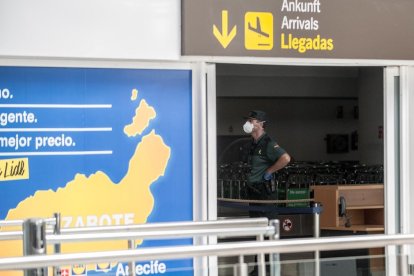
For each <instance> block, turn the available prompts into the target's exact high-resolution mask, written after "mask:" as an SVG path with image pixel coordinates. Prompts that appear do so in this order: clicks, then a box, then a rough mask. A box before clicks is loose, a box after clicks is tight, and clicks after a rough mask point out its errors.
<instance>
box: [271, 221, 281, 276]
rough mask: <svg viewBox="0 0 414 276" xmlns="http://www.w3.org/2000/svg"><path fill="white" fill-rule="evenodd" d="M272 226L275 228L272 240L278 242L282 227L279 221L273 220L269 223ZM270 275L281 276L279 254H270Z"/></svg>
mask: <svg viewBox="0 0 414 276" xmlns="http://www.w3.org/2000/svg"><path fill="white" fill-rule="evenodd" d="M269 225H270V226H274V227H275V234H274V235H271V236H270V239H271V240H278V239H280V231H279V230H280V228H279V227H280V226H279V220H277V219H272V220H270V221H269ZM269 261H270V275H271V276H279V275H281V271H280V255H279V253H273V254H270V260H269Z"/></svg>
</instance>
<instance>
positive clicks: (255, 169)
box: [247, 133, 286, 184]
mask: <svg viewBox="0 0 414 276" xmlns="http://www.w3.org/2000/svg"><path fill="white" fill-rule="evenodd" d="M285 153H286V151H285V150H284V149H282V148H281V147H280V146H279V145H278V144H277V143H276V141H274V140H273V139H271V138H270V137H269V135H267V133H264V134H263V135H262V136H261V137H260V138H259V139H258V140H257V141H254V140H253V141H252V145H251V148H250V152H249V160H248V163H249V165H250V167H251V171H250V174H249V175H248V178H247V180H248V182H249V183H251V184H253V183H258V182H263V175H264V173H265V172H266V170H267V169H268V168H269V167H270V166H272V165H273V164H274V163H275V162H276V161H277V160H278V159H279V158H280V157H281V156H282V155H283V154H285Z"/></svg>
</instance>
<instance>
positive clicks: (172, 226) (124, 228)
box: [0, 218, 269, 241]
mask: <svg viewBox="0 0 414 276" xmlns="http://www.w3.org/2000/svg"><path fill="white" fill-rule="evenodd" d="M23 222H24V221H23V220H14V221H10V223H8V221H0V225H3V226H6V225H7V226H21V225H22V224H23ZM45 222H46V224H51V225H55V218H48V219H45ZM268 225H269V220H268V219H267V218H250V219H225V220H217V221H195V222H187V221H182V222H173V223H171V222H166V223H149V224H132V225H119V226H97V227H80V228H62V229H60V233H61V234H62V235H68V234H85V233H120V232H123V233H128V232H136V231H148V232H150V231H191V230H200V229H207V228H216V229H227V228H235V227H243V228H245V227H263V226H268ZM54 232H55V230H54V229H49V230H46V234H48V235H51V234H54ZM22 238H23V230H20V231H5V232H0V241H1V240H21V239H22Z"/></svg>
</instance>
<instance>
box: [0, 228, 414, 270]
mask: <svg viewBox="0 0 414 276" xmlns="http://www.w3.org/2000/svg"><path fill="white" fill-rule="evenodd" d="M411 243H414V235H413V234H410V235H407V234H397V235H382V234H378V235H365V236H352V237H329V238H319V239H315V238H307V239H294V240H293V239H292V240H290V239H287V240H277V241H272V240H271V241H262V242H236V243H224V244H216V245H192V246H180V247H158V248H141V249H135V250H120V251H106V252H93V253H71V254H60V255H42V256H27V257H14V258H4V259H0V270H22V269H33V268H41V267H47V266H62V265H70V264H79V263H105V262H113V261H117V262H131V261H147V260H153V259H157V260H167V259H182V258H194V257H203V256H219V257H223V256H243V255H253V254H260V253H293V252H308V251H315V250H318V251H329V250H343V249H356V248H375V247H385V246H390V245H405V244H411Z"/></svg>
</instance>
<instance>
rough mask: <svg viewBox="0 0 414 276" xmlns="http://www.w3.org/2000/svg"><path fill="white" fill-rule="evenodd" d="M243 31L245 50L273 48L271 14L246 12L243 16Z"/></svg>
mask: <svg viewBox="0 0 414 276" xmlns="http://www.w3.org/2000/svg"><path fill="white" fill-rule="evenodd" d="M244 33H245V38H244V46H245V48H246V49H247V50H271V49H273V14H271V13H269V12H247V13H246V14H245V16H244Z"/></svg>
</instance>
